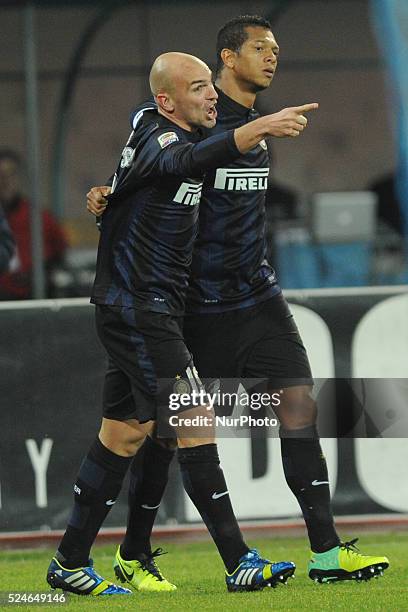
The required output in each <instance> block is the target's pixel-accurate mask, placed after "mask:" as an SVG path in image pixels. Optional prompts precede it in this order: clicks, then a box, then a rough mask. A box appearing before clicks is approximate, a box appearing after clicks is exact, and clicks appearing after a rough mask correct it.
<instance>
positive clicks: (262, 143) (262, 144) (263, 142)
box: [259, 140, 268, 151]
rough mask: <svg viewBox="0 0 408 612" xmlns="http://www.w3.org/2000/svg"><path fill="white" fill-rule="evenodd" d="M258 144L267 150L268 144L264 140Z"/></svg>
mask: <svg viewBox="0 0 408 612" xmlns="http://www.w3.org/2000/svg"><path fill="white" fill-rule="evenodd" d="M259 145H260V146H261V147H262V148H263V150H264V151H267V150H268V145H267V144H266V142H265V140H261V142H260V143H259Z"/></svg>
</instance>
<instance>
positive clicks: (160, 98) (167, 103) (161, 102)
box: [156, 92, 174, 113]
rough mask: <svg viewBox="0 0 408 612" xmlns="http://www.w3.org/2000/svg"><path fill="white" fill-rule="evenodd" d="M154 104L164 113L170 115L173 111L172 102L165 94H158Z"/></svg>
mask: <svg viewBox="0 0 408 612" xmlns="http://www.w3.org/2000/svg"><path fill="white" fill-rule="evenodd" d="M156 102H157V105H158V106H159V108H161V109H162V110H163V111H166V113H172V112H173V111H174V102H173V100H172V98H171V97H170V96H169V94H167V93H165V92H160V93H158V94H157V96H156Z"/></svg>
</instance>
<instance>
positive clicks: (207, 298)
mask: <svg viewBox="0 0 408 612" xmlns="http://www.w3.org/2000/svg"><path fill="white" fill-rule="evenodd" d="M217 92H218V95H219V98H218V103H217V111H218V118H217V125H216V127H215V128H213V129H212V130H211V133H212V134H221V133H222V132H225V131H226V130H230V129H233V128H237V127H240V126H241V125H244V124H246V123H248V122H249V121H253V120H254V119H256V118H257V117H259V114H258V113H257V111H255V110H254V109H248V108H246V107H245V106H242V105H241V104H239V103H237V102H235V101H234V100H232V99H231V98H229V97H228V96H226V95H225V94H224V93H223V92H222V91H220V90H217ZM268 174H269V154H268V150H267V146H266V143H265V141H262V142H261V143H260V144H259V145H258V146H257V147H255V148H254V149H252V150H251V151H249V152H248V153H246V154H244V155H241V156H240V157H239V158H238V159H236V160H235V161H233V162H232V163H228V164H227V163H222V164H220V166H219V167H218V168H217V169H215V170H211V171H208V172H207V173H206V175H205V179H204V184H203V190H202V196H201V204H200V220H199V232H198V235H197V239H196V242H195V245H194V253H193V261H192V269H191V277H190V285H189V290H188V294H187V296H188V297H187V306H186V309H187V310H188V311H189V312H222V311H226V310H232V309H236V308H245V307H247V306H251V305H253V304H256V303H258V302H260V301H263V300H266V299H269V298H270V297H272V296H273V295H275V294H277V293H279V292H280V287H279V286H278V285H277V282H276V277H275V273H274V270H273V269H272V268H271V266H270V265H269V264H268V262H267V260H266V236H265V194H266V189H267V186H268Z"/></svg>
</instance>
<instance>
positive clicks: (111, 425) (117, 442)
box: [99, 419, 149, 457]
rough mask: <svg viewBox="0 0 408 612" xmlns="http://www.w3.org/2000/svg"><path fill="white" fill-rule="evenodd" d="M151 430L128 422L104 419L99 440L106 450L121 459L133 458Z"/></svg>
mask: <svg viewBox="0 0 408 612" xmlns="http://www.w3.org/2000/svg"><path fill="white" fill-rule="evenodd" d="M147 433H149V429H147V428H145V427H144V426H134V425H133V424H132V425H129V424H128V423H127V422H121V421H108V420H106V419H104V421H103V423H102V427H101V429H100V432H99V439H100V441H101V442H102V444H103V445H104V446H106V448H108V449H109V450H110V451H112V452H113V453H115V454H116V455H120V456H121V457H133V456H134V455H136V453H137V451H138V450H139V448H140V447H141V446H142V444H143V442H144V440H145V438H146V435H147Z"/></svg>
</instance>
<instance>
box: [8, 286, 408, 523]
mask: <svg viewBox="0 0 408 612" xmlns="http://www.w3.org/2000/svg"><path fill="white" fill-rule="evenodd" d="M287 297H288V301H289V302H290V304H291V306H292V309H293V313H294V316H295V319H296V321H297V324H298V326H299V328H300V331H301V334H302V337H303V339H304V342H305V345H306V347H307V349H308V352H309V356H310V360H311V363H312V369H313V373H314V375H315V377H316V390H315V394H316V397H317V400H318V404H319V411H320V425H321V427H323V429H324V431H323V432H322V435H323V436H324V435H325V433H324V432H326V435H327V438H328V439H327V440H323V442H324V444H325V445H326V448H327V450H326V448H325V453H326V456H327V460H328V465H329V470H332V474H331V480H332V483H333V484H332V493H333V494H334V497H333V502H334V510H335V513H337V514H357V513H358V514H360V513H377V512H408V491H407V490H405V489H404V487H403V484H400V485H399V487H395V486H394V485H393V481H392V473H391V472H392V466H394V467H395V463H396V462H397V463H398V462H400V463H401V467H402V465H403V464H406V458H404V457H405V455H404V453H406V451H405V450H404V449H405V447H406V446H407V445H406V439H405V440H402V439H401V438H404V436H406V433H404V432H405V431H406V428H407V416H406V412H407V411H408V408H407V393H408V385H407V384H406V382H407V380H408V293H407V289H406V288H393V289H388V290H381V289H373V290H367V289H363V290H357V289H356V290H344V291H342V290H333V291H330V290H323V291H318V290H316V291H304V292H288V294H287ZM105 365H106V360H105V354H104V351H103V349H102V347H101V346H100V344H99V342H98V340H97V337H96V333H95V328H94V319H93V307H92V306H91V305H89V304H88V303H87V301H86V300H82V299H81V300H60V301H41V302H36V303H35V302H26V303H19V304H17V303H13V304H11V303H9V304H7V303H4V304H1V305H0V425H1V434H2V435H1V439H0V530H2V531H22V530H33V529H39V528H51V529H58V528H64V527H65V525H66V522H67V519H68V516H69V511H70V507H71V504H72V486H73V482H74V480H75V476H76V473H77V470H78V467H79V465H80V462H81V460H82V457H83V456H84V454H85V453H86V451H87V449H88V447H89V445H90V443H91V442H92V440H93V439H94V437H95V435H96V433H97V431H98V428H99V423H100V418H101V395H102V383H103V377H104V371H105ZM238 404H239V402H238ZM328 407H330V409H329V408H328ZM382 408H384V409H382ZM236 409H237V408H236V407H235V408H234V414H236ZM239 414H241V415H242V414H244V413H243V412H242V411H241V413H239ZM259 414H260V413H259ZM328 414H330V418H328ZM258 416H259V415H258ZM325 428H326V429H325ZM244 429H245V428H244ZM276 431H277V430H276ZM240 436H241V437H240ZM242 436H243V434H242V428H241V430H240V433H239V434H237V433H236V432H232V433H231V431H229V433H228V435H225V436H224V435H222V431H221V432H220V436H219V446H220V455H221V458H222V462H223V466H224V471H225V473H226V476H227V479H228V481H229V483H230V490H231V492H232V497H233V500H234V505H235V507H236V511H237V515H238V517H239V518H240V519H250V518H272V517H285V516H298V515H299V509H298V508H297V505H296V500H294V498H293V499H292V497H293V496H291V493H290V491H286V489H287V487H286V485H285V483H284V482H283V479H282V474H281V472H280V471H279V470H281V468H280V457H279V451H278V447H277V446H276V443H279V441H278V440H277V439H276V437H277V436H275V439H269V438H268V436H267V435H265V434H261V435H257V434H254V432H253V430H252V429H249V430H248V429H246V433H245V436H243V437H242ZM337 436H338V437H339V439H336V437H337ZM272 437H273V436H272ZM330 437H332V438H333V439H331V440H330ZM379 444H380V445H381V446H379ZM379 454H380V455H381V458H380V459H379ZM237 462H241V463H242V466H241V467H239V465H238V463H237ZM387 462H389V463H387ZM373 465H374V467H373ZM331 466H332V467H331ZM375 466H376V467H375ZM241 468H242V469H241ZM375 469H377V470H378V469H380V470H381V469H382V470H384V471H385V474H389V478H386V479H383V480H385V481H387V482H384V483H382V484H381V486H383V487H384V491H381V489H380V484H379V483H380V482H381V479H380V478H378V476H377V475H376V473H375ZM387 470H389V471H388V472H387ZM394 471H395V470H394ZM269 479H270V481H271V483H273V486H274V488H275V489H276V488H278V487H279V492H280V491H281V487H282V490H283V489H285V492H284V493H282V495H280V496H279V500H277V499H276V500H275V499H274V497H276V496H273V497H272V496H271V499H270V500H267V499H260V497H259V496H258V497H257V494H256V492H257V490H258V488H257V487H258V486H260V485H261V484H262V487H261V488H259V491H261V490H263V491H265V483H266V482H267V481H268V480H269ZM387 487H389V488H388V489H387ZM406 487H407V488H408V484H407V485H406ZM251 491H252V492H253V493H251ZM125 499H126V485H125V486H124V491H123V493H122V496H121V501H120V502H119V503H118V504H116V506H115V509H114V511H113V512H111V514H110V515H109V517H108V519H107V521H106V523H105V525H106V526H119V525H123V524H124V523H125V520H126V503H125ZM174 519H176V520H177V521H179V522H183V521H186V520H187V521H193V520H197V516H196V515H195V514H194V510H193V509H192V507H191V505H190V502H189V501H188V500H187V498H186V496H185V494H184V492H183V490H182V487H181V485H180V481H179V478H178V470H177V464H176V462H174V465H173V468H172V477H171V483H170V485H169V487H168V490H167V492H166V499H165V501H164V503H163V504H162V507H161V508H160V514H159V517H158V522H159V523H160V522H161V523H163V522H166V521H169V520H174Z"/></svg>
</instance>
